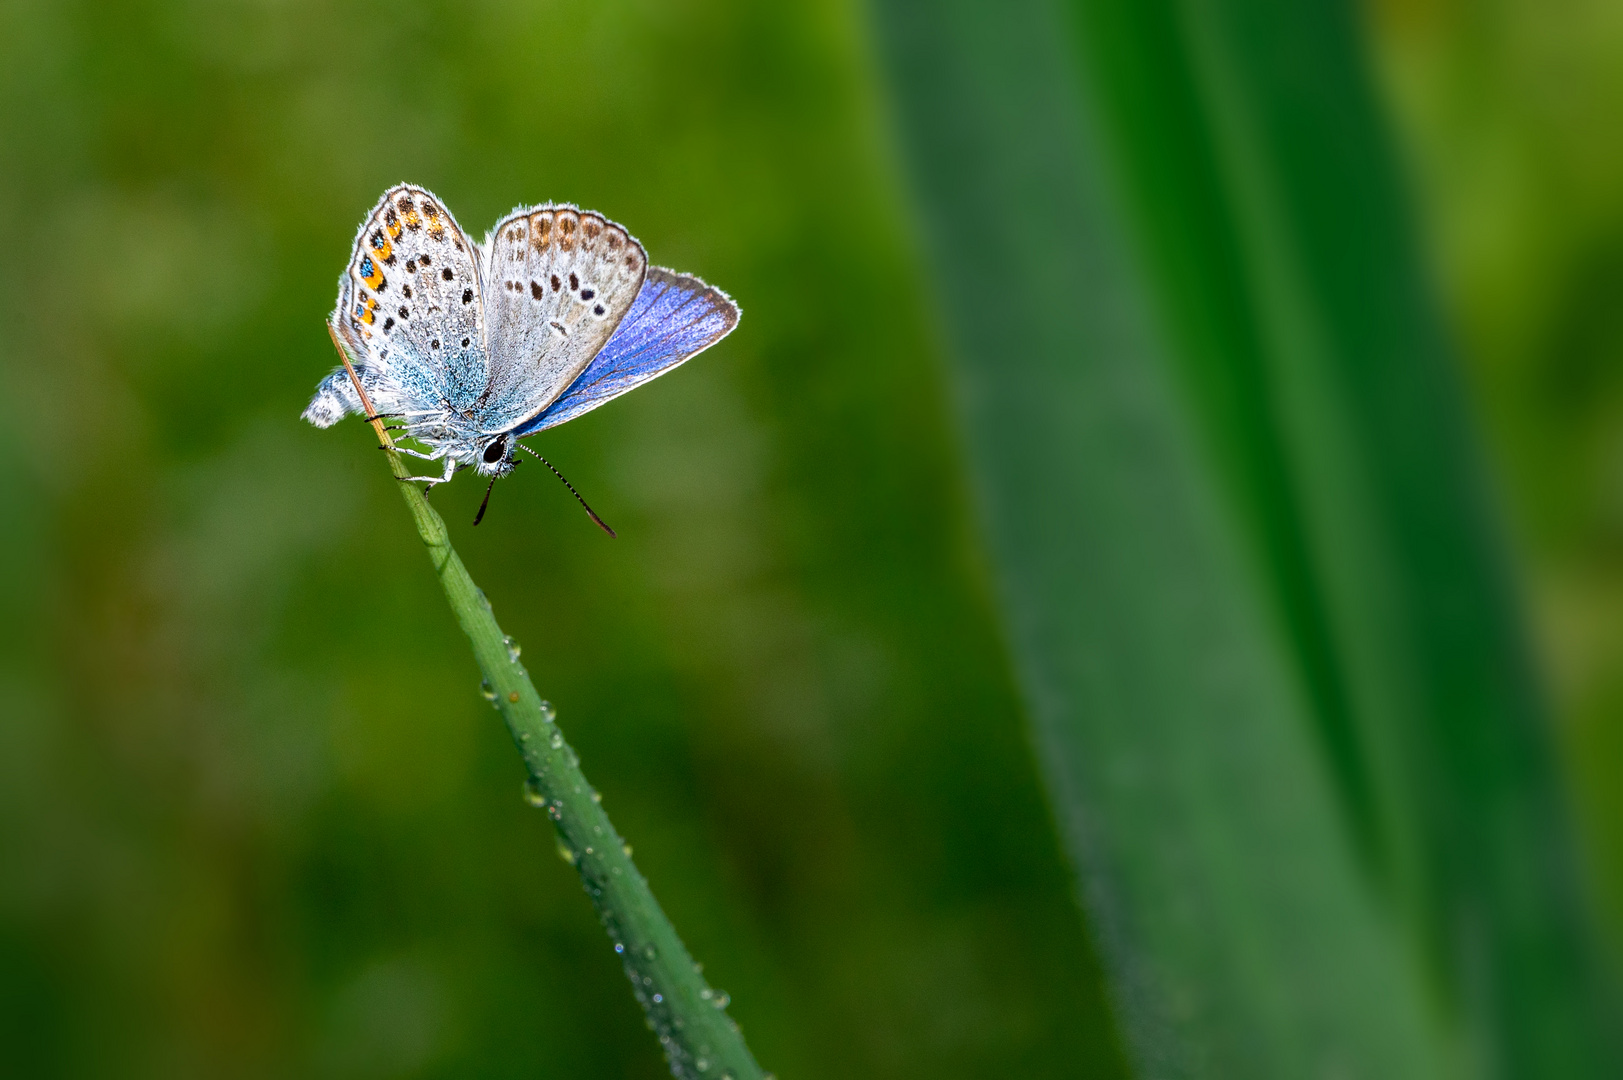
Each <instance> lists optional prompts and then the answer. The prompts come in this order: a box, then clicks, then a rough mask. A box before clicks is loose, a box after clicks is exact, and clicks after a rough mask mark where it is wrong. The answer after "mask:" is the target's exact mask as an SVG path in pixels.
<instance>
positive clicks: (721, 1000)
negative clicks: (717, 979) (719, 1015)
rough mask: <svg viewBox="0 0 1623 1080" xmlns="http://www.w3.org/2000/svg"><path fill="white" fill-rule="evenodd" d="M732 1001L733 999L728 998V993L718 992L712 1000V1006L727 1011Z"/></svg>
mask: <svg viewBox="0 0 1623 1080" xmlns="http://www.w3.org/2000/svg"><path fill="white" fill-rule="evenodd" d="M732 1000H733V999H732V998H730V997H728V996H727V991H725V990H717V991H716V996H715V997H713V998H711V999H710V1004H712V1005H714V1006H715V1007H716V1008H718V1009H725V1008H726V1007H727V1003H728V1002H730V1001H732Z"/></svg>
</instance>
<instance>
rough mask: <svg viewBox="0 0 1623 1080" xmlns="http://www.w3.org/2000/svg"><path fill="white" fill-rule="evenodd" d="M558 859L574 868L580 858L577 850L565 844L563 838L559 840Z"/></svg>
mask: <svg viewBox="0 0 1623 1080" xmlns="http://www.w3.org/2000/svg"><path fill="white" fill-rule="evenodd" d="M558 858H560V859H562V860H563V861H564V862H566V863H568V864H569V865H570V866H574V865H575V862H576V860H577V859H578V858H579V856H577V855H576V854H575V850H574V849H573V848H571V847H570V846H569V845H568V844H566V843H564V838H563V837H561V836H560V837H559V838H558Z"/></svg>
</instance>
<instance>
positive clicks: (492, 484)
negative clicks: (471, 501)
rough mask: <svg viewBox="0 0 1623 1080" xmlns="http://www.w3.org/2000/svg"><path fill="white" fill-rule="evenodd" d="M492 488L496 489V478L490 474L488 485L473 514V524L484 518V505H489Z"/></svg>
mask: <svg viewBox="0 0 1623 1080" xmlns="http://www.w3.org/2000/svg"><path fill="white" fill-rule="evenodd" d="M494 490H496V478H495V477H494V476H492V477H491V478H490V486H489V487H487V488H486V489H485V497H484V499H483V500H482V501H481V502H480V503H479V512H478V513H477V514H475V515H473V523H474V524H475V525H477V524H479V523H480V522H481V521H483V520H485V507H487V506H489V505H490V493H491V492H492V491H494Z"/></svg>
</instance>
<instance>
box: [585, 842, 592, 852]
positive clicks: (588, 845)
mask: <svg viewBox="0 0 1623 1080" xmlns="http://www.w3.org/2000/svg"><path fill="white" fill-rule="evenodd" d="M586 854H588V855H590V854H592V845H590V844H587V845H586Z"/></svg>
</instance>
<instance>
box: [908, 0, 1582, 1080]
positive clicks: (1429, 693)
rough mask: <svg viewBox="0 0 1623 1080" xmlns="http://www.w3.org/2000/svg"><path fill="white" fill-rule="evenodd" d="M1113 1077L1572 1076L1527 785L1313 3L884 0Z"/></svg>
mask: <svg viewBox="0 0 1623 1080" xmlns="http://www.w3.org/2000/svg"><path fill="white" fill-rule="evenodd" d="M876 7H877V10H878V15H879V18H878V23H879V28H880V37H881V42H882V49H883V53H884V58H885V61H886V63H887V65H888V68H889V71H890V75H891V82H892V85H893V87H894V90H895V94H896V100H897V106H898V120H899V127H900V129H901V132H902V134H903V137H904V142H905V144H906V149H907V151H908V154H909V157H910V159H911V164H912V166H913V173H914V176H915V178H916V187H917V189H918V191H919V193H920V196H921V200H920V201H921V206H922V211H923V214H922V216H923V224H924V232H925V237H926V242H927V244H928V245H929V252H930V254H931V256H932V259H933V263H934V266H935V268H936V272H937V275H938V278H939V284H940V287H941V291H942V296H943V306H944V308H945V309H946V310H945V315H946V318H947V321H948V323H949V326H950V328H951V330H952V331H953V336H954V343H955V345H956V350H955V360H956V363H957V367H958V375H959V384H960V388H961V399H962V408H963V415H964V418H965V421H966V426H967V431H968V436H969V445H970V451H971V457H972V459H973V461H974V463H975V465H976V468H977V470H978V479H979V484H980V488H981V494H982V500H983V506H984V508H985V511H986V516H987V519H988V526H989V532H990V535H991V541H992V547H993V553H994V556H995V560H996V563H997V566H998V569H999V571H1000V577H1001V583H1002V586H1003V590H1004V598H1005V605H1006V610H1007V612H1008V616H1009V619H1010V624H1011V638H1012V647H1013V651H1014V654H1015V659H1016V662H1017V664H1018V665H1019V667H1020V668H1021V672H1022V677H1023V681H1024V683H1025V687H1026V692H1027V695H1028V698H1029V700H1030V702H1031V706H1032V714H1033V719H1034V723H1035V726H1036V729H1037V735H1038V742H1039V748H1040V752H1041V755H1042V757H1043V759H1044V763H1045V766H1046V768H1047V770H1048V778H1049V782H1050V784H1051V788H1052V794H1053V799H1054V803H1055V807H1056V811H1057V813H1058V816H1059V817H1060V819H1061V821H1062V823H1063V824H1064V825H1065V827H1066V829H1067V837H1068V840H1069V843H1070V847H1071V851H1072V855H1073V857H1074V859H1075V860H1076V863H1077V865H1078V868H1079V870H1080V871H1081V873H1082V876H1083V883H1084V893H1085V896H1086V899H1087V901H1088V908H1089V911H1090V914H1091V916H1092V917H1093V919H1094V921H1095V923H1096V931H1097V933H1098V934H1099V936H1100V938H1101V941H1102V943H1103V946H1104V952H1105V955H1106V957H1107V960H1108V961H1109V963H1110V965H1111V968H1112V975H1113V981H1114V986H1115V989H1116V995H1117V1000H1118V1004H1119V1008H1120V1010H1121V1013H1122V1018H1123V1023H1124V1025H1125V1026H1126V1028H1127V1030H1128V1032H1129V1041H1130V1043H1131V1044H1132V1046H1133V1047H1134V1049H1135V1053H1136V1057H1137V1061H1138V1064H1139V1067H1140V1069H1141V1071H1143V1072H1144V1074H1145V1075H1172V1074H1177V1075H1190V1076H1237V1075H1247V1076H1300V1075H1309V1074H1313V1073H1315V1072H1317V1071H1319V1070H1322V1069H1329V1068H1345V1069H1346V1070H1348V1071H1349V1072H1350V1073H1351V1074H1353V1075H1381V1076H1393V1075H1428V1076H1429V1075H1437V1074H1438V1073H1439V1071H1453V1070H1455V1069H1459V1068H1465V1069H1466V1071H1468V1072H1477V1071H1479V1070H1481V1071H1489V1072H1493V1071H1497V1070H1500V1069H1503V1070H1505V1071H1506V1072H1507V1074H1510V1075H1598V1074H1599V1071H1600V1069H1601V1067H1602V1063H1603V1061H1604V1057H1603V1050H1602V1044H1603V1039H1602V1038H1601V1037H1600V1035H1599V1023H1598V1021H1599V1016H1600V1012H1599V1006H1598V1005H1597V1003H1596V995H1595V993H1594V991H1593V989H1592V987H1593V985H1594V982H1595V980H1594V978H1593V977H1592V976H1591V974H1590V973H1588V972H1587V971H1586V970H1585V965H1584V963H1583V954H1584V950H1583V938H1582V931H1581V927H1582V920H1581V919H1580V917H1579V915H1578V913H1577V911H1576V907H1575V903H1574V901H1573V899H1572V896H1573V889H1572V880H1573V879H1572V871H1571V867H1570V865H1569V864H1568V860H1567V857H1566V855H1565V851H1566V844H1567V841H1566V836H1565V830H1564V827H1563V825H1562V822H1561V816H1560V812H1559V791H1558V787H1557V784H1556V780H1555V777H1554V774H1553V769H1552V767H1551V764H1550V755H1549V752H1548V748H1547V746H1546V744H1545V738H1544V735H1543V732H1542V723H1543V721H1542V717H1541V716H1540V714H1539V711H1538V706H1537V696H1536V693H1535V692H1534V689H1533V681H1532V679H1531V677H1530V675H1529V671H1528V664H1527V662H1526V659H1525V650H1524V648H1523V646H1522V643H1521V640H1520V634H1519V630H1518V623H1517V618H1516V613H1515V610H1514V605H1513V604H1512V603H1511V602H1510V600H1509V590H1508V588H1507V586H1506V583H1505V575H1504V573H1503V569H1502V566H1501V562H1502V560H1501V558H1500V555H1499V553H1498V551H1497V550H1496V549H1495V546H1494V541H1493V531H1492V529H1491V528H1490V527H1488V522H1489V520H1490V519H1489V517H1488V515H1487V514H1486V512H1485V510H1484V506H1483V503H1484V500H1483V498H1482V496H1481V491H1480V484H1479V482H1478V479H1477V476H1476V473H1475V466H1474V463H1473V461H1472V459H1471V456H1470V453H1469V440H1468V438H1467V432H1466V424H1465V422H1464V409H1463V407H1462V401H1461V395H1460V393H1459V391H1458V389H1457V388H1456V387H1455V386H1454V385H1453V383H1452V381H1451V376H1450V368H1449V363H1448V361H1449V358H1448V354H1447V350H1446V347H1445V344H1444V338H1443V335H1442V334H1441V333H1440V331H1439V329H1438V326H1437V325H1436V322H1435V319H1434V317H1433V316H1432V314H1431V311H1430V308H1429V306H1428V303H1427V298H1426V296H1425V291H1424V289H1423V288H1422V287H1421V283H1420V278H1419V274H1418V273H1417V270H1416V263H1415V258H1414V256H1413V253H1412V251H1411V250H1410V249H1409V246H1408V240H1407V223H1406V220H1405V218H1404V214H1403V210H1402V203H1401V199H1400V198H1399V195H1398V191H1397V185H1396V184H1395V183H1394V181H1393V177H1392V175H1391V170H1390V167H1389V165H1388V164H1387V149H1386V147H1385V145H1384V142H1383V141H1382V137H1381V132H1380V127H1379V124H1378V122H1377V118H1376V116H1375V114H1374V110H1373V108H1372V106H1371V103H1370V101H1369V95H1368V91H1367V89H1366V86H1365V80H1364V76H1363V72H1362V70H1361V68H1360V64H1359V58H1358V55H1357V52H1356V41H1357V36H1356V33H1355V29H1356V28H1355V27H1354V26H1353V24H1352V22H1351V19H1350V18H1349V16H1348V13H1347V12H1345V11H1343V10H1341V9H1340V8H1337V7H1335V6H1334V5H1310V6H1292V5H1283V4H1263V3H1240V2H1231V3H1206V4H1188V5H1172V4H1165V3H1161V4H1156V3H1150V4H1135V3H1116V2H1093V3H1081V4H1077V5H1075V8H1074V10H1062V9H1055V8H1053V7H1051V6H1049V5H1044V4H1035V3H1026V4H1019V5H1016V6H1015V7H1013V8H1010V7H1000V8H993V7H979V6H975V5H968V4H962V3H955V4H949V5H943V6H937V5H918V4H914V3H908V2H905V0H879V2H878V3H877V5H876Z"/></svg>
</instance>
